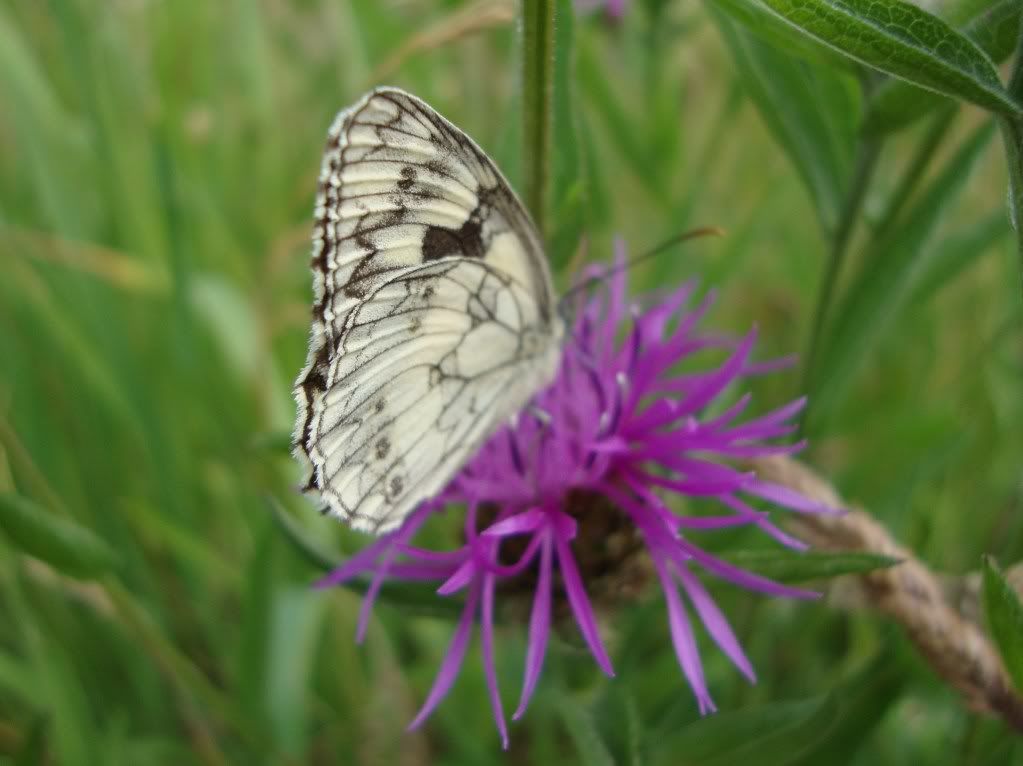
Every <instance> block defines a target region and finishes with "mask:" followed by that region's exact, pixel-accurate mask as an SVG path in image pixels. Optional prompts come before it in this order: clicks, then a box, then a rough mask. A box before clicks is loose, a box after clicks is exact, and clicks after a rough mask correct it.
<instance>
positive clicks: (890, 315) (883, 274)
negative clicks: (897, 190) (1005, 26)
mask: <svg viewBox="0 0 1023 766" xmlns="http://www.w3.org/2000/svg"><path fill="white" fill-rule="evenodd" d="M992 132H993V126H992V125H990V124H987V125H983V126H981V127H980V128H979V129H978V130H977V131H976V132H975V133H974V134H973V135H972V136H971V137H970V138H969V139H967V140H966V141H965V142H964V143H963V145H962V146H961V147H960V149H959V151H958V152H957V153H956V154H955V155H954V156H953V157H952V158H950V159H949V161H948V162H947V163H946V165H945V167H944V168H943V169H942V171H941V173H940V174H939V175H938V177H937V178H936V179H935V180H934V181H933V182H932V183H931V186H930V187H929V189H928V190H927V193H926V194H924V195H923V197H922V198H921V199H920V200H918V201H917V203H916V205H915V206H914V207H913V208H912V209H911V210H910V211H909V213H907V214H906V216H905V219H904V220H903V221H902V222H901V223H900V224H897V225H896V226H895V227H893V235H892V237H891V238H890V239H887V240H884V241H882V242H879V243H878V244H877V246H876V247H874V248H872V251H873V252H872V256H871V257H869V258H867V259H865V265H864V266H863V268H861V270H860V273H859V274H858V275H857V278H856V279H855V280H854V282H853V284H851V285H850V286H849V289H848V290H847V292H846V294H845V296H844V298H843V300H842V301H841V303H840V305H839V307H838V310H837V311H835V312H834V313H833V314H832V316H834V317H835V319H834V323H833V326H832V328H831V331H830V333H829V334H828V336H827V339H826V340H825V343H824V345H823V347H822V352H821V354H820V357H819V362H818V365H817V369H816V371H815V375H814V380H816V381H817V384H816V387H815V389H814V391H813V392H812V393H813V397H812V399H811V401H812V402H813V404H812V409H811V410H810V411H809V412H810V417H809V418H808V420H807V423H808V428H809V430H810V431H811V432H813V431H815V430H816V429H817V428H818V427H819V426H820V423H821V418H822V417H823V416H824V415H825V414H826V413H830V412H831V411H832V410H833V409H834V408H835V407H837V405H838V404H839V403H840V402H841V401H842V399H843V398H844V396H845V394H846V392H847V391H848V389H849V387H850V386H851V385H852V383H853V381H855V379H856V375H857V373H858V372H859V369H860V367H861V365H862V364H863V363H864V362H865V361H866V359H867V358H868V356H869V354H870V352H871V350H872V349H873V347H874V345H875V344H876V343H877V342H878V340H879V339H880V338H882V337H883V336H884V334H885V332H886V331H888V330H889V329H890V328H891V327H892V326H893V325H894V324H895V321H896V319H897V318H898V316H899V312H900V310H901V309H902V308H903V306H904V305H905V304H906V303H907V301H908V299H909V298H910V297H911V296H912V294H913V290H914V289H915V288H916V285H917V283H918V281H919V279H920V278H921V275H922V274H924V273H926V271H927V262H928V260H929V258H930V257H931V256H932V255H933V253H934V252H935V251H934V248H932V247H931V246H930V242H931V239H932V237H933V236H934V233H935V231H936V230H937V229H938V226H939V224H940V223H941V221H942V219H943V217H944V213H945V210H946V209H947V208H948V207H949V205H950V204H951V203H952V202H953V200H955V199H956V198H957V197H958V196H959V194H960V192H961V191H962V190H963V188H964V186H965V185H966V180H967V179H968V178H969V175H970V171H971V170H972V168H973V166H974V165H975V164H976V161H977V158H978V157H979V156H980V154H981V152H982V151H983V149H984V148H985V146H986V145H987V143H988V141H989V140H990V138H991V135H992Z"/></svg>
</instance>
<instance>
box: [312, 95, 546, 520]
mask: <svg viewBox="0 0 1023 766" xmlns="http://www.w3.org/2000/svg"><path fill="white" fill-rule="evenodd" d="M313 273H314V292H315V304H314V309H313V329H312V338H311V341H310V348H309V356H308V360H307V363H306V367H305V369H304V370H303V371H302V373H301V375H300V376H299V379H298V381H297V383H296V386H295V395H296V399H297V401H298V404H299V413H298V421H297V423H296V431H295V452H296V454H297V455H299V456H300V457H302V458H303V459H305V461H306V464H307V469H308V471H309V476H308V482H307V486H306V489H307V490H308V491H310V492H318V493H319V494H320V496H321V497H322V498H323V499H324V500H325V501H326V503H327V507H328V509H329V510H330V511H331V512H332V513H334V514H336V515H338V516H340V517H341V518H343V519H345V520H347V521H349V522H350V523H351V524H352V525H353V526H355V527H357V528H360V529H366V530H370V531H374V532H378V533H380V532H385V531H387V530H388V529H392V528H393V527H395V526H397V525H398V524H399V523H400V522H401V520H402V519H404V518H405V517H406V516H407V515H408V514H409V513H410V512H411V511H412V510H413V509H414V508H415V506H416V505H417V504H418V503H419V502H421V501H422V500H424V499H427V498H429V497H430V496H432V495H434V494H436V493H437V492H438V491H440V490H441V489H443V487H444V486H445V485H446V483H447V482H448V481H450V479H451V477H452V475H453V474H454V473H455V472H456V471H457V470H458V468H459V467H460V466H461V465H462V464H463V463H464V462H465V461H466V460H467V459H468V458H469V457H471V455H472V453H473V452H474V451H475V449H476V448H477V447H478V446H479V445H480V443H481V442H482V441H483V439H485V438H486V436H487V435H488V434H489V433H490V432H491V431H492V430H493V429H494V428H495V427H497V426H498V425H500V423H501V422H502V421H504V420H505V419H506V418H507V417H508V416H510V415H511V414H513V413H515V412H516V411H518V410H519V409H521V408H522V407H523V406H524V405H525V404H526V403H527V401H528V400H529V398H530V397H531V396H532V395H533V394H534V393H535V392H536V390H538V389H539V388H541V387H542V386H544V385H545V384H546V383H547V382H548V381H549V380H550V379H551V378H552V377H553V375H554V372H555V370H556V366H557V362H558V357H559V346H560V338H561V333H562V330H561V324H560V320H559V319H558V318H557V317H556V316H555V315H554V313H553V302H554V296H553V288H552V285H551V280H550V275H549V273H548V270H547V265H546V261H545V259H544V256H543V251H542V248H541V246H540V240H539V237H538V235H537V234H536V230H535V228H534V226H533V224H532V222H531V221H530V220H529V217H528V215H527V214H526V212H525V210H524V209H523V207H522V205H521V203H520V202H519V201H518V199H517V198H516V197H515V194H514V192H512V190H511V188H510V187H509V186H508V184H507V182H506V181H505V180H504V178H503V177H502V176H501V174H500V172H499V171H498V170H497V168H496V167H495V166H494V164H493V162H491V160H490V159H489V158H488V157H487V156H486V155H485V154H484V153H483V151H482V150H481V149H479V147H477V146H476V145H475V144H474V143H473V142H472V141H471V139H469V138H468V137H467V136H466V135H465V134H464V133H462V132H461V131H460V130H458V129H457V128H456V127H454V126H453V125H451V123H449V122H447V121H446V120H445V119H444V118H442V117H441V116H440V115H438V114H437V113H436V112H434V111H433V110H432V109H431V108H430V107H428V106H427V105H426V104H424V103H423V102H422V101H420V100H418V99H416V98H415V97H413V96H410V95H409V94H407V93H403V92H402V91H398V90H395V89H378V90H376V91H373V92H371V93H370V94H368V95H367V96H366V97H364V98H363V99H362V100H361V101H360V102H359V103H358V104H356V105H355V106H354V107H352V108H351V109H349V110H347V111H345V112H342V113H341V114H340V115H339V116H338V118H337V120H335V122H334V125H333V126H332V127H331V129H330V132H329V134H328V142H327V151H326V153H325V156H324V161H323V169H322V173H321V177H320V189H319V193H318V195H317V204H316V224H315V227H314V235H313Z"/></svg>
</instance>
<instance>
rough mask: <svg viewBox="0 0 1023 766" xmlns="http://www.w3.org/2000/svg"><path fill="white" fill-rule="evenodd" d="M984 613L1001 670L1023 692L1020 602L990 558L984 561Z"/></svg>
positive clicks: (1021, 610) (1022, 614) (1017, 594)
mask: <svg viewBox="0 0 1023 766" xmlns="http://www.w3.org/2000/svg"><path fill="white" fill-rule="evenodd" d="M984 612H985V614H986V615H987V622H988V627H989V628H990V630H991V636H992V637H993V638H994V640H995V643H996V644H997V645H998V651H999V652H1000V653H1001V655H1002V661H1003V662H1004V663H1005V668H1006V670H1008V671H1009V675H1010V676H1012V680H1013V681H1014V682H1015V684H1016V688H1017V689H1018V690H1020V691H1023V602H1021V601H1020V596H1019V593H1017V592H1016V591H1015V590H1014V589H1013V587H1012V586H1011V585H1009V583H1008V582H1007V581H1006V579H1005V575H1003V574H1002V573H1001V572H1000V571H999V570H998V567H997V566H996V565H995V563H994V562H993V561H992V560H991V558H990V557H985V558H984Z"/></svg>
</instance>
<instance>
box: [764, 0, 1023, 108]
mask: <svg viewBox="0 0 1023 766" xmlns="http://www.w3.org/2000/svg"><path fill="white" fill-rule="evenodd" d="M762 2H763V4H764V5H766V6H768V7H769V8H771V9H772V10H773V11H774V12H775V13H777V14H778V15H779V16H781V17H782V18H783V19H785V20H786V21H788V22H789V23H790V24H792V25H793V26H794V27H796V28H797V29H800V30H802V31H803V32H804V33H805V34H807V35H809V36H810V37H812V38H814V39H815V40H818V41H820V42H822V43H824V44H825V45H829V46H831V47H832V48H834V49H835V50H837V51H840V52H842V53H844V54H845V55H847V56H849V57H850V58H853V59H856V60H857V61H860V62H862V63H864V64H866V65H868V66H871V67H874V68H875V69H879V70H880V71H882V72H885V73H886V74H890V75H892V76H894V77H899V78H902V79H904V80H908V81H909V82H912V83H915V84H916V85H919V86H921V87H923V88H927V89H929V90H933V91H936V92H938V93H943V94H945V95H947V96H954V97H956V98H961V99H964V100H966V101H970V102H972V103H974V104H977V105H978V106H982V107H984V108H986V109H990V110H991V111H994V112H998V113H1000V114H1006V115H1019V114H1021V113H1023V106H1021V105H1020V104H1018V103H1016V102H1015V101H1014V100H1013V99H1012V98H1011V97H1010V96H1009V94H1008V93H1007V92H1006V91H1005V88H1004V87H1003V86H1002V82H1001V80H1000V79H999V77H998V71H997V70H996V69H995V66H994V64H992V63H991V59H989V58H988V57H987V55H986V54H985V53H984V51H983V50H981V49H980V47H979V46H978V45H977V44H976V43H974V42H973V41H972V40H970V39H969V38H968V37H966V36H965V35H962V34H960V33H959V32H957V31H956V30H955V29H953V28H952V27H951V26H949V25H948V24H946V23H945V22H944V21H942V20H941V19H939V18H938V17H937V16H933V15H931V14H929V13H927V12H926V11H923V10H921V9H919V8H917V7H916V6H914V5H911V4H909V3H905V2H902V1H901V0H887V1H886V2H883V3H879V2H877V1H876V0H762Z"/></svg>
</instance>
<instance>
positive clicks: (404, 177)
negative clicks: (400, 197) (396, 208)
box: [398, 165, 416, 192]
mask: <svg viewBox="0 0 1023 766" xmlns="http://www.w3.org/2000/svg"><path fill="white" fill-rule="evenodd" d="M399 172H400V173H401V180H399V181H398V188H399V189H401V190H402V191H403V192H407V191H409V190H411V189H412V186H413V185H414V184H415V182H416V170H415V168H413V167H412V166H411V165H403V166H402V168H401V170H400V171H399Z"/></svg>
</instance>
